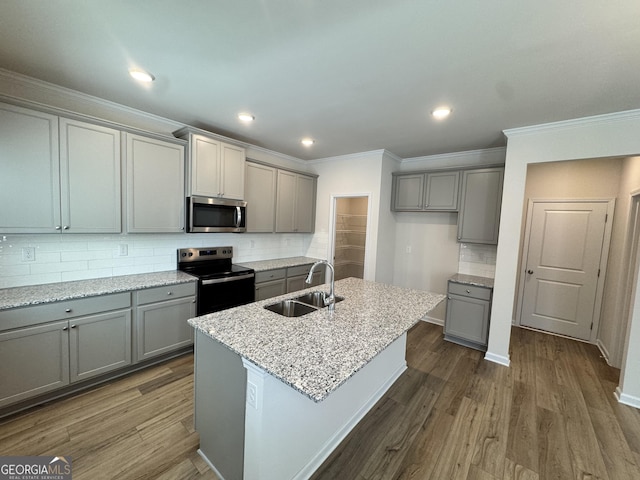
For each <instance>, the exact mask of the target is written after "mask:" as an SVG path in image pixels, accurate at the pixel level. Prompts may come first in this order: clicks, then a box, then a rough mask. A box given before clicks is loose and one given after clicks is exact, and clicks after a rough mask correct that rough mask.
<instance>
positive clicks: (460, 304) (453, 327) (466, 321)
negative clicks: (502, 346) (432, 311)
mask: <svg viewBox="0 0 640 480" xmlns="http://www.w3.org/2000/svg"><path fill="white" fill-rule="evenodd" d="M489 305H490V302H489V301H487V300H479V299H475V298H465V297H460V296H457V295H449V297H448V300H447V314H446V318H445V324H444V333H445V335H447V336H453V337H456V338H460V339H463V340H467V341H470V342H473V343H476V344H478V345H484V346H486V344H487V338H488V334H489Z"/></svg>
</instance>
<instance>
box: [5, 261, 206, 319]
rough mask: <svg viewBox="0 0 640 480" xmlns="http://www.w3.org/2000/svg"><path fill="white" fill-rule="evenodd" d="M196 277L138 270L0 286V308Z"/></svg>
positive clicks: (159, 285) (171, 282)
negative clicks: (71, 279)
mask: <svg viewBox="0 0 640 480" xmlns="http://www.w3.org/2000/svg"><path fill="white" fill-rule="evenodd" d="M197 280H198V279H197V278H195V277H192V276H191V275H188V274H186V273H184V272H181V271H178V270H170V271H166V272H153V273H140V274H136V275H121V276H117V277H106V278H95V279H92V280H76V281H73V282H60V283H46V284H42V285H30V286H25V287H14V288H4V289H0V310H4V309H7V308H17V307H26V306H28V305H38V304H41V303H51V302H58V301H61V300H71V299H74V298H83V297H92V296H95V295H107V294H109V293H118V292H127V291H131V290H141V289H143V288H152V287H162V286H164V285H176V284H179V283H188V282H196V281H197Z"/></svg>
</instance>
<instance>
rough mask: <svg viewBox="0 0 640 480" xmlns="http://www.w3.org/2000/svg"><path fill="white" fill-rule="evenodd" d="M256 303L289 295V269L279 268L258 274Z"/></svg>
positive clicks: (256, 278) (256, 279)
mask: <svg viewBox="0 0 640 480" xmlns="http://www.w3.org/2000/svg"><path fill="white" fill-rule="evenodd" d="M255 284H256V296H255V299H256V302H257V301H258V300H264V299H266V298H271V297H277V296H278V295H284V294H285V293H287V269H286V268H277V269H274V270H265V271H262V272H256V277H255Z"/></svg>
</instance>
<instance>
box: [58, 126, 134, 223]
mask: <svg viewBox="0 0 640 480" xmlns="http://www.w3.org/2000/svg"><path fill="white" fill-rule="evenodd" d="M120 178H121V175H120V132H119V131H118V130H113V129H111V128H106V127H101V126H98V125H92V124H89V123H84V122H77V121H74V120H68V119H66V118H61V119H60V187H61V192H62V207H61V208H62V229H63V230H65V231H66V230H68V231H69V232H71V233H119V232H121V231H122V225H121V220H120V212H121V200H120V199H121V193H120Z"/></svg>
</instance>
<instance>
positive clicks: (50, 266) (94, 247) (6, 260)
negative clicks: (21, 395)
mask: <svg viewBox="0 0 640 480" xmlns="http://www.w3.org/2000/svg"><path fill="white" fill-rule="evenodd" d="M222 245H232V246H233V248H234V258H233V260H234V262H235V263H240V262H249V261H253V260H262V259H264V258H285V257H295V256H300V255H309V256H316V257H317V256H318V255H317V253H318V252H319V251H320V250H321V249H322V248H323V247H324V245H325V243H324V242H323V241H322V239H316V240H314V235H306V234H253V233H252V234H230V233H220V234H211V233H208V234H164V235H163V234H153V235H145V234H135V235H134V234H129V235H125V234H113V235H64V234H54V235H0V288H8V287H18V286H23V285H35V284H41V283H54V282H61V281H70V280H84V279H88V278H99V277H111V276H116V275H128V274H134V273H149V272H158V271H163V270H174V269H175V268H176V251H177V249H178V248H189V247H209V246H222ZM324 251H325V252H326V249H325V250H324ZM313 252H316V255H313V254H312V253H313ZM324 256H326V254H325V255H321V256H320V257H319V258H324Z"/></svg>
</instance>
